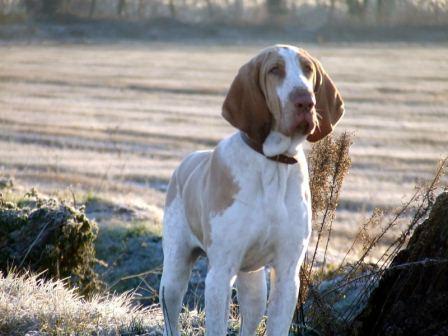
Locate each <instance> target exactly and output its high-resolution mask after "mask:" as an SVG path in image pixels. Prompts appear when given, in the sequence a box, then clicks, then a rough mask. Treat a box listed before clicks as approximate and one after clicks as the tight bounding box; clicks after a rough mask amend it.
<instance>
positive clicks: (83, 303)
mask: <svg viewBox="0 0 448 336" xmlns="http://www.w3.org/2000/svg"><path fill="white" fill-rule="evenodd" d="M162 322H163V318H162V314H161V311H160V309H158V308H157V307H153V308H142V307H138V306H134V305H133V300H132V295H131V294H130V293H125V294H122V295H119V296H112V295H108V296H99V295H94V296H92V298H91V299H89V300H85V299H83V298H82V297H80V296H79V294H77V293H76V291H75V290H74V289H68V288H67V284H66V283H64V282H63V281H61V280H45V279H43V278H42V277H41V276H40V275H30V274H22V275H17V274H15V273H14V272H10V273H8V274H7V275H6V276H4V275H2V274H1V273H0V334H1V335H11V336H14V335H25V334H26V333H28V332H32V331H34V335H141V334H143V333H149V332H151V334H150V335H162Z"/></svg>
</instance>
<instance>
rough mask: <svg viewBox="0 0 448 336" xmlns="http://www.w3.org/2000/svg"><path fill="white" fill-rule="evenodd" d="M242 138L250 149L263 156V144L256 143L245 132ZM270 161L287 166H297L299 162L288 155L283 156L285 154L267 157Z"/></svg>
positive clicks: (241, 133)
mask: <svg viewBox="0 0 448 336" xmlns="http://www.w3.org/2000/svg"><path fill="white" fill-rule="evenodd" d="M240 135H241V138H242V139H243V141H244V142H245V143H246V144H247V145H248V146H249V147H250V148H252V149H253V150H254V151H256V152H258V153H260V154H261V155H263V156H266V155H264V153H263V146H262V145H261V144H259V143H258V142H255V141H254V140H252V139H251V138H249V136H248V135H247V134H246V133H244V132H240ZM266 157H267V158H268V159H269V160H272V161H277V162H280V163H285V164H295V163H297V160H296V159H295V158H293V157H291V156H287V155H283V154H279V155H275V156H266Z"/></svg>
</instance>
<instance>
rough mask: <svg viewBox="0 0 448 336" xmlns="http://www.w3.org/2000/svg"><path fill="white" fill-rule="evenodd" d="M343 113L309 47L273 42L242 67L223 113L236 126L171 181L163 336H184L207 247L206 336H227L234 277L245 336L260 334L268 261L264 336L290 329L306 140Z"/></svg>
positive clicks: (303, 226) (304, 202)
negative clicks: (188, 302)
mask: <svg viewBox="0 0 448 336" xmlns="http://www.w3.org/2000/svg"><path fill="white" fill-rule="evenodd" d="M343 113H344V106H343V101H342V98H341V96H340V95H339V92H338V90H337V89H336V87H335V85H334V84H333V82H332V80H331V79H330V77H329V76H328V74H327V73H326V72H325V70H324V69H323V68H322V66H321V64H320V63H319V62H318V61H317V60H316V59H315V58H313V57H311V56H310V55H309V54H308V53H307V52H306V51H304V50H302V49H298V48H296V47H293V46H287V45H276V46H273V47H270V48H267V49H265V50H263V51H262V52H261V53H260V54H258V55H257V56H255V57H254V58H253V59H252V60H250V61H249V62H248V63H247V64H245V65H243V66H242V67H241V69H240V70H239V72H238V75H237V76H236V78H235V79H234V81H233V83H232V85H231V87H230V90H229V92H228V94H227V97H226V98H225V101H224V104H223V110H222V115H223V117H224V118H225V119H226V120H227V121H228V122H229V123H230V124H232V125H233V126H235V127H236V128H238V129H239V131H238V132H237V133H235V134H233V135H232V136H230V137H229V138H227V139H224V140H222V141H221V142H219V144H218V146H217V147H216V148H215V149H214V150H211V151H201V152H195V153H192V154H191V155H189V156H188V157H187V158H185V159H184V161H183V162H182V163H181V164H180V166H179V167H178V168H177V169H176V170H175V172H174V174H173V176H172V179H171V182H170V185H169V189H168V195H167V200H166V206H165V217H164V228H163V252H164V258H165V259H164V262H163V276H162V281H161V285H160V295H161V302H162V305H163V311H164V317H165V335H167V336H171V335H173V336H174V335H179V330H178V316H179V313H180V310H181V305H182V298H183V296H184V294H185V291H186V288H187V284H188V280H189V277H190V273H191V269H192V266H193V263H194V261H195V260H196V258H197V256H198V255H199V254H200V253H202V252H205V254H206V255H207V257H208V261H209V270H208V274H207V278H206V283H205V312H206V334H207V335H209V336H224V335H226V332H227V323H228V311H229V300H230V289H231V286H232V284H233V282H234V281H235V279H236V284H237V289H238V301H239V304H240V311H241V324H242V326H241V335H244V336H247V335H254V334H255V332H256V329H257V326H258V323H259V322H260V320H261V318H262V316H263V315H264V314H265V311H266V301H267V289H266V278H265V266H268V265H269V266H270V267H271V275H272V278H271V279H272V281H271V291H270V294H269V305H268V312H267V314H268V320H267V323H268V324H267V335H270V336H273V335H287V334H288V329H289V325H290V323H291V319H292V315H293V312H294V307H295V305H296V300H297V295H298V291H299V270H300V266H301V264H302V262H303V258H304V255H305V251H306V248H307V244H308V240H309V237H310V233H311V204H310V195H309V194H310V191H309V181H308V168H307V163H306V160H305V155H304V152H303V149H302V143H303V142H304V141H305V140H306V139H308V140H309V141H318V140H320V139H322V138H323V137H325V136H326V135H327V134H329V133H330V132H331V131H332V130H333V127H334V126H335V124H336V123H337V122H338V120H339V119H340V118H341V116H342V115H343Z"/></svg>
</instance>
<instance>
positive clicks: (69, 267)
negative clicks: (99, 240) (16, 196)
mask: <svg viewBox="0 0 448 336" xmlns="http://www.w3.org/2000/svg"><path fill="white" fill-rule="evenodd" d="M97 231H98V229H97V225H96V223H95V222H93V221H91V220H89V219H88V218H87V217H86V215H85V213H84V209H83V208H82V207H80V208H75V207H72V206H69V205H67V204H65V203H64V202H59V201H57V200H56V199H52V198H49V199H47V198H43V197H41V196H39V194H38V193H37V191H36V190H34V189H32V190H31V191H30V192H29V193H27V195H26V197H25V198H24V199H22V200H18V201H17V202H7V201H5V200H3V198H2V197H1V196H0V271H3V272H8V269H9V268H11V267H16V268H18V269H20V270H23V269H26V270H32V271H34V272H44V273H43V274H42V276H45V277H47V278H57V279H62V278H67V282H68V283H70V284H71V285H72V286H76V287H78V288H79V291H80V293H82V294H84V295H90V294H91V293H93V292H95V291H98V290H100V289H101V287H102V283H101V281H100V280H99V277H98V275H97V274H96V272H95V271H94V265H95V263H96V259H95V247H94V242H95V239H96V236H97Z"/></svg>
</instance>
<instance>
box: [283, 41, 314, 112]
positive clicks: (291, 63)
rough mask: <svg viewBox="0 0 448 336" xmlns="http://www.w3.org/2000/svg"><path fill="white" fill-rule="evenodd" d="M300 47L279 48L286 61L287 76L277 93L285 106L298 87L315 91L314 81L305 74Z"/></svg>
mask: <svg viewBox="0 0 448 336" xmlns="http://www.w3.org/2000/svg"><path fill="white" fill-rule="evenodd" d="M297 51H298V49H297V48H295V47H291V46H288V47H287V48H281V49H279V54H280V55H281V56H282V57H283V59H284V61H285V70H286V71H285V73H286V77H285V78H284V79H283V82H282V85H280V86H279V87H278V88H277V95H278V97H279V99H280V101H281V103H282V107H283V108H284V107H285V105H286V103H287V101H288V97H289V94H290V93H291V92H292V91H293V90H294V89H297V88H301V89H306V90H309V91H311V92H312V91H313V83H312V82H311V81H310V80H309V79H308V78H307V77H306V76H305V75H304V74H303V71H302V67H301V66H300V64H299V60H298V58H297Z"/></svg>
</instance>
